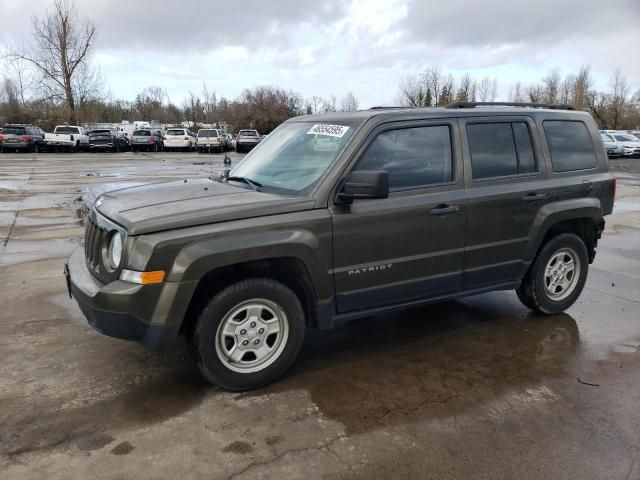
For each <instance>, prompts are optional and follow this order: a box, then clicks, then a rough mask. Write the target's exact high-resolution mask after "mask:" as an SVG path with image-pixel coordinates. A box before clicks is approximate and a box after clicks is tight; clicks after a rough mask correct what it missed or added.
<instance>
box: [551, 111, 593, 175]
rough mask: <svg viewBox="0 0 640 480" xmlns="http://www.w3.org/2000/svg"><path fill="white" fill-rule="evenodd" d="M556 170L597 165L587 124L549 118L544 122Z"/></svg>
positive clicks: (580, 168)
mask: <svg viewBox="0 0 640 480" xmlns="http://www.w3.org/2000/svg"><path fill="white" fill-rule="evenodd" d="M542 125H543V126H544V133H545V136H546V137H547V144H548V145H549V152H550V153H551V164H552V165H553V171H554V172H569V171H572V170H585V169H587V168H594V167H595V166H596V165H597V162H598V160H597V158H596V152H595V150H594V148H593V142H592V141H591V136H590V135H589V130H588V129H587V126H586V125H585V124H584V123H582V122H578V121H568V120H547V121H545V122H543V124H542Z"/></svg>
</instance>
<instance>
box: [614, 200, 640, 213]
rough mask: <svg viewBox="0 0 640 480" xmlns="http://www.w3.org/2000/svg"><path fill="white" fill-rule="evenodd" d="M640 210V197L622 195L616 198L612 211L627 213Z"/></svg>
mask: <svg viewBox="0 0 640 480" xmlns="http://www.w3.org/2000/svg"><path fill="white" fill-rule="evenodd" d="M638 211H640V197H622V198H620V199H616V201H615V204H614V206H613V213H614V214H619V213H629V212H638Z"/></svg>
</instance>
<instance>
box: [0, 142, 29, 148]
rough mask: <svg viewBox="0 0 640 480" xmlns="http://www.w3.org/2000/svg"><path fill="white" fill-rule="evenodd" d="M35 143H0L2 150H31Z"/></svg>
mask: <svg viewBox="0 0 640 480" xmlns="http://www.w3.org/2000/svg"><path fill="white" fill-rule="evenodd" d="M32 145H33V143H24V142H20V143H0V147H1V148H31V146H32Z"/></svg>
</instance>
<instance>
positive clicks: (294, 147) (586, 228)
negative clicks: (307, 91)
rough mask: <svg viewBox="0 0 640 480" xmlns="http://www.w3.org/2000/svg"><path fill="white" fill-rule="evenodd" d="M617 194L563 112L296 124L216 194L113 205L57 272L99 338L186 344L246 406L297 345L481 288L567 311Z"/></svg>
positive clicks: (160, 192)
mask: <svg viewBox="0 0 640 480" xmlns="http://www.w3.org/2000/svg"><path fill="white" fill-rule="evenodd" d="M615 185H616V184H615V179H614V178H612V176H611V174H610V173H609V169H608V165H607V155H606V153H605V151H604V147H603V144H602V141H601V140H600V134H599V132H598V130H597V127H596V124H595V123H594V121H593V120H592V118H591V117H590V116H589V115H588V114H587V113H584V112H578V111H572V110H571V109H569V108H568V107H566V108H563V107H561V106H555V105H533V104H525V105H523V104H511V105H502V104H489V105H485V104H478V103H463V104H454V105H452V106H450V107H449V108H438V109H397V108H373V109H370V110H366V111H358V112H350V113H329V114H323V115H310V116H302V117H297V118H292V119H290V120H288V121H286V122H285V123H283V124H282V125H280V126H279V127H278V128H277V129H276V130H275V131H274V132H273V133H271V134H270V135H269V137H268V138H267V139H266V140H265V141H264V142H261V143H260V144H259V145H258V146H257V147H256V148H255V149H254V150H253V151H252V152H251V153H250V154H249V155H247V156H246V157H245V158H244V159H243V160H242V161H241V162H240V163H238V164H237V165H236V166H235V167H234V168H233V169H232V170H231V171H230V172H229V171H228V172H226V174H225V175H223V176H222V177H221V178H219V179H211V178H202V179H197V180H189V181H187V180H178V181H170V182H162V183H155V184H150V185H144V186H138V187H132V188H125V189H121V190H117V191H113V192H109V193H105V194H104V195H102V196H101V197H99V198H98V200H97V201H96V202H95V204H94V205H93V206H92V208H91V211H90V214H89V217H88V220H87V226H86V233H85V239H84V248H80V249H78V250H76V251H75V252H74V253H73V254H72V255H71V257H70V258H69V260H68V263H67V266H66V268H65V273H66V277H67V281H68V285H69V290H70V294H72V295H73V297H74V298H75V299H76V301H77V302H78V305H79V306H80V309H81V310H82V312H83V313H84V315H85V316H86V317H87V320H88V322H89V324H90V325H91V326H92V327H93V328H95V329H96V330H98V331H99V332H102V333H104V334H106V335H110V336H113V337H118V338H124V339H128V340H135V341H137V342H140V343H141V344H142V345H145V346H146V347H149V348H161V347H169V346H171V345H172V344H173V343H174V342H175V341H176V338H177V337H178V335H179V334H182V335H184V336H185V337H186V340H187V343H188V346H189V350H190V351H191V353H192V355H193V357H194V360H195V364H196V365H197V368H198V369H199V370H200V372H201V373H202V375H203V376H204V377H205V378H206V379H207V380H209V381H210V382H212V383H214V384H216V385H220V386H222V387H224V388H226V389H229V390H246V389H251V388H256V387H259V386H262V385H265V384H268V383H269V382H272V381H274V380H275V379H276V378H278V377H279V376H280V375H282V374H283V373H284V372H285V371H286V370H287V369H288V368H289V367H290V366H291V364H292V363H293V362H294V360H295V358H296V356H297V355H298V352H299V350H300V348H301V346H302V341H303V338H304V334H305V329H307V328H329V327H331V326H332V325H334V323H335V322H336V321H342V320H346V319H352V318H356V317H364V316H368V315H372V314H378V313H381V312H389V311H392V310H397V309H403V308H407V307H415V306H418V305H424V304H426V303H430V302H436V301H441V300H447V299H452V298H458V297H463V296H468V295H475V294H479V293H482V292H488V291H492V290H511V289H515V291H516V293H517V295H518V298H519V299H520V300H521V301H522V303H523V304H524V305H526V306H527V307H528V308H530V309H532V310H535V311H537V312H540V313H543V314H555V313H558V312H562V311H563V310H565V309H567V308H568V307H570V306H571V305H572V304H573V303H574V302H575V301H576V299H577V298H578V296H579V295H580V293H581V291H582V288H583V287H584V284H585V281H586V278H587V270H588V268H589V264H590V263H591V262H592V261H593V259H594V256H595V249H596V244H597V241H598V239H599V238H600V235H601V233H602V231H603V229H604V219H603V218H604V216H605V215H608V214H610V213H611V211H612V209H613V201H614V195H615Z"/></svg>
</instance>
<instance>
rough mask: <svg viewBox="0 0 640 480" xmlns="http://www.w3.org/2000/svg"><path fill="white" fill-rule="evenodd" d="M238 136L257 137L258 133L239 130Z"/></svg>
mask: <svg viewBox="0 0 640 480" xmlns="http://www.w3.org/2000/svg"><path fill="white" fill-rule="evenodd" d="M238 135H240V136H241V137H257V136H258V132H256V131H255V130H240V132H239V133H238Z"/></svg>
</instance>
